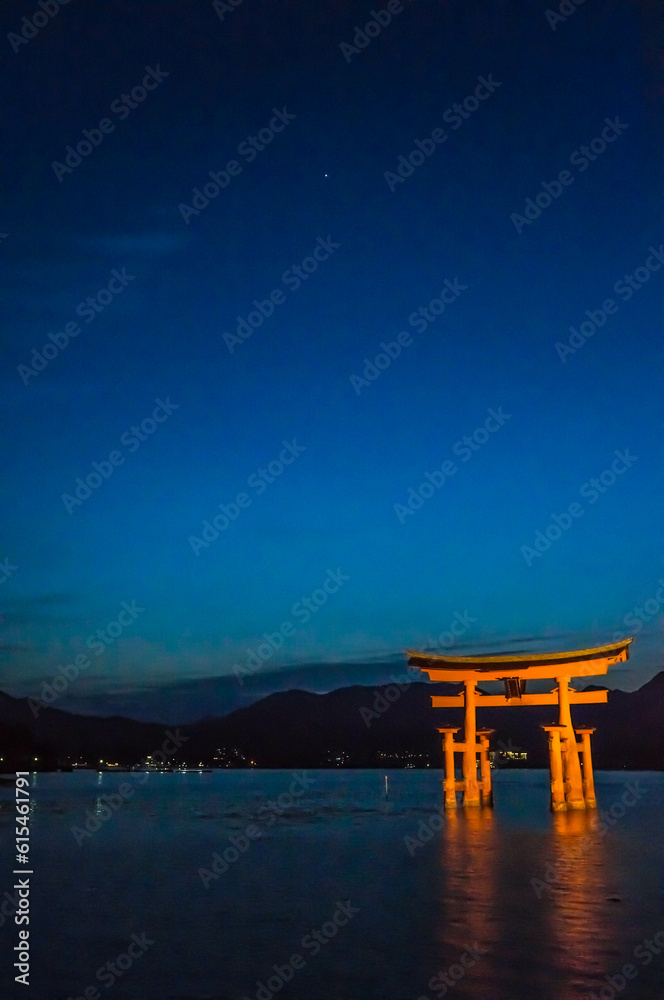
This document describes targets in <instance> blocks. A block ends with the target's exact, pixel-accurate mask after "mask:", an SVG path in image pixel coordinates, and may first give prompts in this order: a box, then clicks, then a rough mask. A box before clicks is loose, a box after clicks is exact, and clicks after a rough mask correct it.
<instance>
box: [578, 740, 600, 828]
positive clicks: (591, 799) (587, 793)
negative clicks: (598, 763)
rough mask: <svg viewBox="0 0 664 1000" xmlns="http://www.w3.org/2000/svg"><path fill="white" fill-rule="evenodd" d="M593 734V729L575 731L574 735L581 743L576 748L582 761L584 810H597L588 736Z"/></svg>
mask: <svg viewBox="0 0 664 1000" xmlns="http://www.w3.org/2000/svg"><path fill="white" fill-rule="evenodd" d="M594 732H595V730H594V729H577V730H576V735H577V736H580V737H581V743H579V744H577V746H579V747H580V749H581V756H582V760H583V797H584V799H585V800H586V809H596V808H597V799H596V798H595V779H594V777H593V758H592V754H591V752H590V734H591V733H594Z"/></svg>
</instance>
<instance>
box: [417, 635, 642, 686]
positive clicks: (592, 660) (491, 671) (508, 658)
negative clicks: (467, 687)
mask: <svg viewBox="0 0 664 1000" xmlns="http://www.w3.org/2000/svg"><path fill="white" fill-rule="evenodd" d="M632 641H633V636H630V637H629V638H627V639H622V640H621V641H620V642H612V643H609V644H608V645H607V646H593V647H591V648H589V649H574V650H568V651H566V652H562V653H509V654H504V655H495V656H494V655H489V656H484V655H480V656H446V655H440V654H437V653H418V652H416V651H415V650H411V649H407V650H406V652H407V653H408V657H409V659H408V663H409V664H410V665H412V666H415V667H419V668H420V669H421V670H422V671H424V672H425V673H428V674H429V677H430V679H431V680H432V681H443V680H445V681H458V680H466V679H471V678H473V677H482V678H483V679H484V680H487V681H488V680H502V679H503V678H504V677H525V678H533V679H535V678H539V679H541V678H547V677H580V676H583V675H586V674H605V673H606V671H607V670H608V669H609V667H610V666H612V665H613V664H614V663H621V662H623V661H624V660H626V659H627V658H628V656H629V644H630V643H631V642H632Z"/></svg>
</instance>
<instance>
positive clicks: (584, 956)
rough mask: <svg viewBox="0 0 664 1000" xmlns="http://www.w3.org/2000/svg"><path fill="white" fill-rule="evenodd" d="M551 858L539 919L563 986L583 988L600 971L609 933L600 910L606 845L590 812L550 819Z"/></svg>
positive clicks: (604, 889) (606, 891)
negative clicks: (543, 921)
mask: <svg viewBox="0 0 664 1000" xmlns="http://www.w3.org/2000/svg"><path fill="white" fill-rule="evenodd" d="M551 824H552V834H551V837H550V845H551V848H552V850H551V852H550V854H549V857H548V864H547V867H546V869H545V873H544V878H545V880H546V882H547V883H548V884H550V885H551V891H547V892H546V895H545V898H543V899H542V903H543V904H544V911H543V914H542V915H543V917H545V919H547V920H548V925H549V927H548V931H549V934H550V936H551V942H552V944H553V945H554V948H555V950H556V951H558V952H559V961H560V965H561V967H562V969H563V970H564V974H565V975H566V976H569V977H570V979H569V984H570V985H572V986H573V985H574V983H575V977H576V976H578V977H579V978H578V980H576V981H577V983H578V985H580V986H583V987H586V988H587V982H588V978H587V977H588V976H589V975H590V976H592V975H597V976H598V977H600V978H601V976H602V975H603V973H604V972H605V971H606V961H607V941H609V940H611V939H612V938H613V936H614V933H615V928H614V927H613V925H612V923H611V922H610V921H609V919H608V915H607V908H606V906H605V905H603V904H604V903H605V901H606V899H607V896H609V895H610V892H611V887H610V886H609V884H608V882H607V872H608V868H607V863H606V842H605V838H604V837H603V836H601V835H600V833H599V827H598V821H597V813H596V812H595V811H594V810H573V811H570V812H566V813H553V814H552V816H551Z"/></svg>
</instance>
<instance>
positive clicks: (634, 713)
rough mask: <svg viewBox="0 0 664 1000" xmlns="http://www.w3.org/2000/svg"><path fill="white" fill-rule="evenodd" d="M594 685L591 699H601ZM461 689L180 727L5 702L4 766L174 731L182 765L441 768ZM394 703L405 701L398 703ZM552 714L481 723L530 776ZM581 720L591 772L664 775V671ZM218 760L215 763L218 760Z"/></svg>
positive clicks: (532, 710)
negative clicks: (517, 755)
mask: <svg viewBox="0 0 664 1000" xmlns="http://www.w3.org/2000/svg"><path fill="white" fill-rule="evenodd" d="M596 687H597V686H596V685H589V686H588V687H586V688H585V690H593V689H596ZM457 690H458V685H454V684H435V685H434V684H430V683H423V682H419V681H418V682H414V683H411V684H408V685H403V686H402V688H401V689H399V688H398V687H396V686H395V685H386V686H380V687H364V686H353V687H344V688H340V689H338V690H334V691H330V692H328V693H324V694H314V693H311V692H308V691H297V690H294V691H285V692H280V693H275V694H271V695H269V696H268V697H266V698H263V699H261V700H260V701H257V702H255V703H254V704H251V705H249V706H248V707H246V708H240V709H236V710H235V711H233V712H231V713H230V714H229V715H226V716H223V717H207V718H203V719H199V720H198V721H196V722H186V721H185V722H184V723H183V724H182V725H181V726H180V727H174V726H171V727H166V726H164V725H162V724H159V723H153V722H139V721H136V720H132V719H126V718H123V717H122V716H117V715H116V716H111V717H108V718H100V717H98V716H85V715H77V714H74V713H70V712H65V711H62V710H61V709H57V708H43V709H41V710H40V711H39V712H38V715H37V718H35V717H34V714H33V712H32V710H31V708H30V705H29V703H28V700H27V699H19V698H12V697H11V696H9V695H7V694H3V693H0V756H1V757H3V763H2V764H1V765H0V769H2V770H5V771H12V770H23V769H26V768H28V767H29V768H30V769H32V768H33V767H34V766H35V765H34V758H35V757H38V758H39V761H38V765H37V766H38V767H40V768H42V767H43V768H53V767H56V766H57V765H58V763H60V764H62V763H65V762H66V761H67V760H68V759H73V760H78V759H79V758H82V759H83V760H85V761H86V762H87V763H88V764H91V765H92V764H97V762H98V761H100V760H102V761H105V762H118V763H119V764H124V765H130V764H136V763H138V762H139V761H142V760H144V759H145V758H146V757H147V756H148V755H151V754H154V753H155V751H158V750H159V749H160V748H161V747H162V746H163V744H164V741H165V740H167V739H168V735H167V731H168V730H170V732H171V733H174V732H175V731H176V729H177V730H178V732H179V734H180V736H181V737H186V739H185V741H184V742H183V744H182V747H181V749H180V750H179V751H178V752H177V753H176V754H173V755H172V759H173V762H174V763H185V764H189V765H191V764H195V765H196V766H197V765H198V764H199V763H200V762H203V763H204V764H206V765H208V766H215V764H217V765H218V764H219V763H221V764H222V765H223V764H225V765H227V766H249V762H251V761H254V762H255V764H256V765H257V766H259V767H284V768H286V767H326V766H333V767H334V766H349V767H401V766H405V765H407V764H410V765H411V766H416V767H417V766H427V765H428V766H431V767H440V765H441V754H440V737H439V735H438V732H437V729H436V727H437V726H439V725H443V724H452V725H459V726H460V725H462V711H461V710H459V709H452V710H442V709H435V710H434V709H432V708H431V695H432V694H451V693H455V692H456V691H457ZM397 695H398V696H397ZM555 715H556V710H555V708H553V707H551V708H549V707H544V708H537V707H529V708H521V709H519V708H513V707H510V708H507V707H506V708H488V709H480V710H479V712H478V723H479V724H480V725H481V726H482V728H488V729H491V728H492V729H495V734H494V736H493V737H492V744H491V745H492V747H495V748H497V749H500V746H501V742H502V746H503V748H505V747H507V748H510V749H513V750H516V749H519V750H523V751H526V752H527V753H528V766H529V767H545V766H548V755H547V742H546V739H545V737H544V734H543V733H542V730H541V728H540V724H541V723H545V724H546V723H549V722H555V721H557V720H556V718H555ZM573 716H574V721H575V723H576V724H577V725H579V726H595V727H596V728H597V732H596V733H595V734H594V736H593V738H592V739H593V755H594V761H595V766H596V767H597V768H600V769H601V768H604V769H619V768H629V769H637V770H638V769H643V770H664V726H663V725H662V719H663V718H664V672H660V673H659V674H657V675H656V676H655V677H653V679H652V680H651V681H649V682H648V683H647V684H645V685H644V686H643V687H642V688H640V689H639V690H638V691H633V692H630V693H626V692H624V691H610V692H609V701H608V704H606V705H602V704H599V705H576V706H574V708H573ZM215 759H216V760H215Z"/></svg>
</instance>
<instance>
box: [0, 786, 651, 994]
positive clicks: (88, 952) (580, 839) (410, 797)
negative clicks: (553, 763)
mask: <svg viewBox="0 0 664 1000" xmlns="http://www.w3.org/2000/svg"><path fill="white" fill-rule="evenodd" d="M386 777H387V783H386V781H385V778H386ZM493 778H494V798H495V807H494V808H493V809H492V810H490V809H481V810H480V809H475V810H468V811H464V810H461V809H459V810H457V811H456V812H454V813H449V812H448V813H445V811H444V810H442V809H441V806H442V787H441V773H440V772H439V771H434V770H398V771H377V770H376V771H354V770H344V769H339V770H334V771H307V772H303V771H299V770H298V771H282V770H277V771H263V770H246V771H236V770H228V771H215V772H211V773H205V772H201V773H187V774H179V773H177V772H176V773H146V774H140V775H138V774H131V775H130V774H126V773H113V772H105V773H103V774H97V773H96V772H93V771H81V772H75V773H72V774H35V775H32V776H31V779H30V780H31V789H30V796H31V813H30V865H31V869H30V870H31V871H32V872H33V874H32V875H31V877H30V889H31V892H30V924H29V931H30V985H29V987H27V988H26V987H25V986H23V985H21V984H18V983H16V982H14V975H15V971H14V970H13V969H12V963H13V961H14V959H13V958H12V955H13V954H14V952H13V950H12V949H13V948H14V946H15V945H16V944H17V943H18V930H19V928H18V927H17V926H16V924H15V923H14V916H13V913H12V909H13V904H12V902H11V898H12V894H13V892H14V890H13V889H12V886H13V884H14V882H15V880H16V878H17V877H15V876H14V875H13V874H12V872H13V870H14V868H17V867H18V865H17V863H15V861H14V854H15V848H14V835H15V830H14V791H13V788H7V787H4V788H2V789H0V843H1V845H2V848H3V850H2V855H1V857H2V862H1V866H2V867H1V870H0V879H1V880H2V881H1V882H0V895H1V897H2V901H3V903H4V906H0V913H1V915H0V943H1V944H2V954H1V956H0V961H1V963H2V968H0V975H1V976H2V984H3V989H2V994H1V995H2V997H6V998H8V1000H18V998H27V1000H67V998H69V997H72V998H77V997H85V998H86V1000H97V996H98V997H109V1000H222V998H224V1000H225V998H241V997H245V998H246V997H249V998H252V1000H271V998H272V997H279V998H283V1000H319V998H320V1000H323V998H325V1000H420V998H430V1000H435V998H440V997H445V996H447V997H450V998H456V997H459V998H461V997H473V998H476V1000H572V998H574V1000H577V998H582V997H593V998H601V1000H612V997H614V996H617V997H620V998H621V1000H631V998H634V1000H655V998H658V1000H660V998H661V997H662V996H664V992H663V990H662V983H663V982H664V909H663V906H662V903H663V898H664V896H663V886H664V851H663V849H662V848H663V840H664V825H663V823H662V820H663V817H664V775H662V774H658V773H653V772H647V773H642V772H639V773H635V772H627V771H625V772H619V773H617V772H600V773H598V774H597V775H596V789H597V798H598V810H597V811H596V812H595V811H591V812H588V813H585V812H584V813H569V814H556V815H552V814H551V813H550V812H549V808H548V807H549V798H548V774H547V773H546V772H544V771H532V770H523V771H507V770H497V771H494V772H493ZM121 786H124V787H123V789H122V790H120V791H119V789H121ZM386 786H387V791H386ZM129 790H131V794H130V791H129ZM86 989H87V990H88V992H87V994H86V992H85V991H86Z"/></svg>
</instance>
